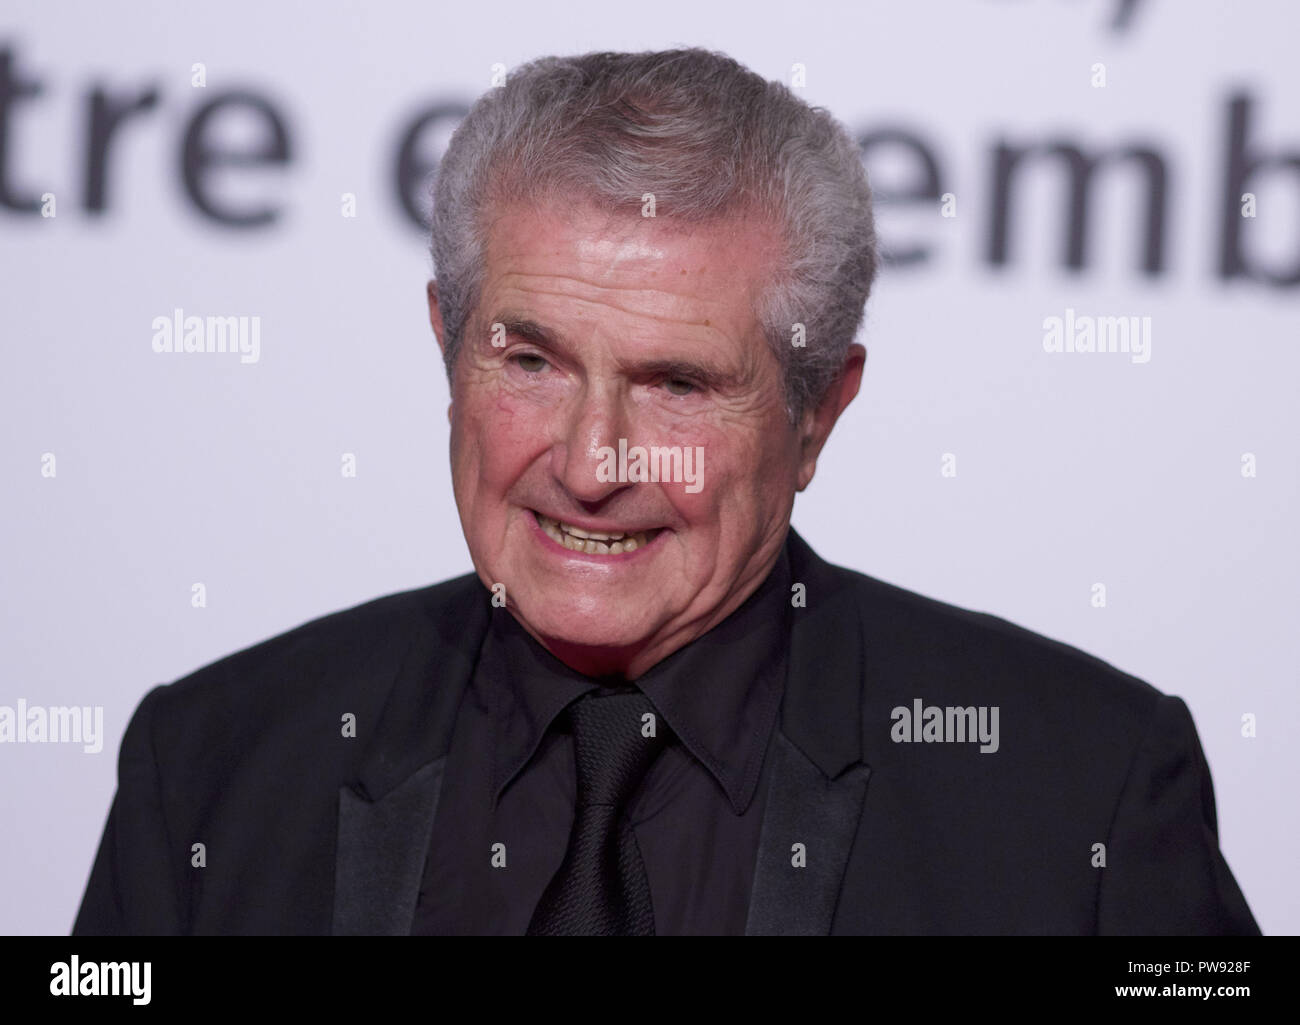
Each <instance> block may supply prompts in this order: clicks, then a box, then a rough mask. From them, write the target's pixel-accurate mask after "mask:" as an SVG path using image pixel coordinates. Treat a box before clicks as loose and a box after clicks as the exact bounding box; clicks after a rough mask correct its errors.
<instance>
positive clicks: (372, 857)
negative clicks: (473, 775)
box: [333, 755, 447, 936]
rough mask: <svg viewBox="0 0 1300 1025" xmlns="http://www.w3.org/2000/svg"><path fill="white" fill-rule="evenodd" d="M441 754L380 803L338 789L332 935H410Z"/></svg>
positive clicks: (435, 809)
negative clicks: (337, 827)
mask: <svg viewBox="0 0 1300 1025" xmlns="http://www.w3.org/2000/svg"><path fill="white" fill-rule="evenodd" d="M446 763H447V758H446V756H445V755H444V756H443V757H442V758H439V759H437V760H436V761H433V762H430V763H429V764H428V765H426V766H425V767H424V768H422V769H420V770H418V771H417V772H416V773H415V774H414V775H412V776H411V777H410V779H408V780H406V782H404V783H402V784H401V785H400V786H399V787H397V789H396V790H393V791H391V792H390V793H389V794H388V795H387V796H385V797H384V798H383V799H382V800H379V801H370V800H367V799H366V798H365V796H363V795H361V794H358V793H357V792H356V791H354V790H353V789H352V788H350V787H342V788H341V789H340V790H339V843H338V860H337V861H336V862H335V869H334V872H335V875H334V928H333V932H334V935H335V936H405V935H408V934H409V933H410V931H411V922H412V919H413V918H414V915H415V905H416V900H417V898H418V896H419V890H420V877H421V875H422V874H423V872H424V859H425V856H426V854H427V849H428V845H429V837H430V835H431V832H432V830H433V819H434V816H435V815H437V813H438V795H439V792H440V790H441V788H442V771H443V768H444V766H445V765H446Z"/></svg>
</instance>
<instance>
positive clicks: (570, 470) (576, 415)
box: [551, 380, 629, 503]
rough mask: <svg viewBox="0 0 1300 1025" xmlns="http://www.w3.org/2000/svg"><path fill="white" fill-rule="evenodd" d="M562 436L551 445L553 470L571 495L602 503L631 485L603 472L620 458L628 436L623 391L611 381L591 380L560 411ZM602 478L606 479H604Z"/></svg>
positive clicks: (583, 499) (584, 500)
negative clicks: (621, 442) (620, 448)
mask: <svg viewBox="0 0 1300 1025" xmlns="http://www.w3.org/2000/svg"><path fill="white" fill-rule="evenodd" d="M559 414H560V435H559V438H558V439H557V442H556V444H555V445H554V446H553V448H552V453H551V459H552V471H553V472H554V474H555V477H556V479H557V480H558V481H559V482H560V483H561V484H562V485H563V486H564V489H565V490H566V491H567V492H568V493H569V495H570V496H572V497H573V498H575V499H577V500H578V501H580V502H587V503H594V502H600V501H602V500H604V499H605V498H608V497H609V496H610V495H612V494H614V493H615V492H616V491H619V490H621V489H623V488H625V487H627V486H628V485H627V484H626V483H624V482H619V481H617V480H611V479H609V478H610V477H612V476H614V475H613V474H609V473H603V474H602V473H601V472H600V471H601V467H602V465H603V466H604V467H605V468H606V469H608V468H609V467H610V465H611V463H613V462H614V460H610V459H609V458H608V454H609V452H611V451H612V452H613V453H615V459H617V452H618V442H619V439H620V438H626V437H628V433H627V432H628V426H629V425H628V413H627V410H626V408H625V406H624V398H623V395H622V392H621V390H620V389H619V388H618V387H617V386H616V385H614V384H613V383H610V382H603V381H599V380H589V381H588V382H587V384H586V385H585V386H584V387H583V388H582V390H581V391H579V392H578V393H577V394H575V395H574V396H573V398H572V399H571V400H570V401H569V402H568V403H567V404H566V406H565V407H564V408H563V409H562V410H560V411H559ZM602 477H604V478H605V479H603V480H602Z"/></svg>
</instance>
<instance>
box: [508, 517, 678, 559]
mask: <svg viewBox="0 0 1300 1025" xmlns="http://www.w3.org/2000/svg"><path fill="white" fill-rule="evenodd" d="M533 516H535V517H536V518H537V525H538V526H539V527H541V528H542V530H543V531H545V532H546V536H547V537H549V538H550V539H551V540H552V541H554V542H555V543H556V544H558V545H561V546H563V547H564V548H567V549H568V550H569V551H571V552H583V553H585V554H586V555H623V554H624V553H626V552H635V551H636V550H637V549H638V548H644V547H645V546H646V545H648V544H649V543H650V542H651V541H653V540H654V539H655V538H656V537H657V536H658V535H659V533H660V531H661V530H662V529H663V528H660V527H650V528H642V529H629V530H618V529H615V528H605V529H603V530H592V529H588V528H584V527H579V526H576V525H574V524H572V523H565V522H564V521H563V520H557V519H553V518H552V517H550V516H545V515H543V514H542V513H539V512H537V511H536V510H533Z"/></svg>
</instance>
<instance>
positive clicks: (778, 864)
mask: <svg viewBox="0 0 1300 1025" xmlns="http://www.w3.org/2000/svg"><path fill="white" fill-rule="evenodd" d="M769 757H771V758H772V760H773V764H772V767H771V769H770V770H769V771H770V772H771V776H770V782H769V789H768V795H767V806H766V810H765V812H764V813H763V828H762V838H761V839H760V841H759V848H758V862H757V864H756V866H755V869H754V888H753V891H752V892H751V895H750V900H749V919H748V921H747V922H746V924H745V934H746V935H747V936H758V935H776V936H824V935H825V934H827V933H829V932H830V930H831V921H832V919H833V918H834V915H835V905H836V904H837V903H838V902H839V894H840V883H841V881H842V880H843V878H844V868H845V866H846V865H847V864H848V860H849V850H850V849H851V848H852V846H853V837H854V834H855V833H856V832H857V829H858V819H859V817H860V816H861V814H862V799H863V797H864V796H865V795H866V792H867V779H868V778H869V777H870V775H871V770H870V769H869V768H868V767H867V766H865V765H855V766H852V767H850V768H848V769H846V770H845V772H844V774H843V775H842V776H840V777H839V778H838V779H834V780H828V779H827V778H826V776H825V774H823V773H822V771H821V770H820V769H819V768H817V766H816V765H814V764H813V763H812V762H811V761H810V760H809V759H808V758H807V757H806V756H805V755H804V753H803V752H802V751H800V750H799V749H798V748H797V747H795V746H794V744H792V743H790V741H789V739H788V738H787V737H786V736H785V734H784V733H782V732H781V731H780V730H777V731H776V732H775V735H774V738H773V744H772V747H771V750H770V751H769Z"/></svg>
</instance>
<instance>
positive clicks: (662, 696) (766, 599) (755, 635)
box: [479, 543, 790, 815]
mask: <svg viewBox="0 0 1300 1025" xmlns="http://www.w3.org/2000/svg"><path fill="white" fill-rule="evenodd" d="M789 611H790V561H789V553H788V543H787V545H785V546H783V547H782V549H781V554H780V556H779V557H778V558H777V561H776V563H775V565H774V566H773V568H772V570H771V572H770V573H769V574H768V576H767V577H766V579H765V580H764V581H763V583H762V584H760V585H759V587H758V588H757V590H755V591H754V593H753V594H751V595H750V596H749V597H748V598H747V599H746V600H745V601H744V603H743V604H742V605H741V606H740V607H739V608H737V609H736V610H735V611H734V612H732V613H731V615H729V616H728V617H727V618H726V619H724V620H723V621H722V622H721V623H719V624H718V625H717V626H715V627H713V629H711V630H709V631H708V632H707V633H705V634H703V635H702V636H700V637H697V638H696V639H695V640H693V641H691V642H690V643H689V644H687V645H686V646H685V647H683V648H680V649H678V650H677V651H675V652H673V653H672V654H671V655H669V656H668V657H667V658H665V659H663V660H662V661H660V662H659V663H657V664H656V665H654V666H652V667H651V668H650V669H649V670H648V671H647V672H646V673H645V674H644V675H642V676H641V677H640V678H639V679H637V680H635V681H634V684H635V685H636V686H637V687H639V688H640V689H641V690H642V692H644V693H645V694H646V696H647V697H649V698H650V700H651V702H653V704H654V706H655V708H656V710H657V711H658V712H659V714H660V715H661V716H662V717H663V719H664V721H665V722H666V723H667V725H668V727H669V728H670V729H671V730H672V731H673V732H674V733H675V734H676V735H677V736H678V738H680V740H681V741H682V743H683V744H684V745H685V746H686V748H687V749H688V750H689V751H690V752H691V754H692V755H694V756H695V757H696V758H697V759H698V760H699V761H700V762H701V763H702V764H703V765H704V766H705V767H706V768H707V769H708V770H709V772H710V773H711V774H712V775H713V777H714V778H715V779H716V780H717V782H718V784H719V785H720V786H721V787H722V788H723V790H724V791H726V794H727V798H728V800H729V801H730V802H731V806H732V808H733V809H734V810H735V812H736V814H737V815H739V814H742V813H743V812H744V811H745V809H746V808H747V807H748V806H749V804H750V802H751V801H752V800H753V797H754V791H755V790H756V789H757V786H758V777H759V772H760V770H761V768H762V763H763V754H764V752H765V751H766V749H767V742H768V738H769V736H770V734H771V731H772V726H773V724H774V723H775V721H776V716H777V712H778V710H779V708H780V704H781V695H782V691H783V690H784V684H785V665H786V662H785V651H786V646H787V644H786V642H787V640H788V636H789V628H790V620H789ZM479 671H480V673H482V674H483V679H484V680H485V682H486V683H487V684H488V693H489V695H490V700H489V709H490V711H491V715H492V720H493V723H494V727H495V730H496V741H497V742H496V744H495V745H494V754H493V761H494V767H493V774H492V799H493V802H494V803H495V801H497V800H498V799H499V798H500V795H501V792H502V790H504V789H505V787H506V786H507V784H509V782H510V781H511V780H512V779H513V778H514V777H515V776H516V775H517V774H518V773H519V771H520V770H521V769H522V768H523V767H524V766H525V765H526V764H527V763H528V760H529V759H530V758H532V756H533V754H534V752H535V751H536V750H537V748H538V746H539V745H540V744H541V742H542V739H543V737H545V735H546V732H547V730H548V729H550V727H551V724H552V723H553V722H554V720H555V719H556V717H557V716H558V715H559V714H560V713H561V712H562V711H563V710H564V709H565V708H566V707H567V706H568V705H569V704H570V703H571V702H573V701H574V700H575V699H576V698H578V697H581V696H582V695H583V694H586V693H587V692H588V691H591V690H594V689H596V688H598V687H600V686H602V685H607V684H609V683H610V682H611V681H609V680H600V679H596V678H592V677H588V676H584V675H582V674H581V673H579V672H577V671H575V670H573V669H571V668H569V667H568V666H566V665H565V664H564V663H563V662H561V661H560V660H559V659H557V658H556V657H555V656H554V655H552V654H551V653H550V652H549V651H547V650H546V649H545V648H544V647H542V645H541V644H539V643H538V642H537V641H536V640H535V639H534V638H533V637H532V636H531V635H530V634H529V633H528V632H527V631H526V630H525V629H524V628H523V627H522V626H520V624H519V623H518V621H517V620H516V619H515V618H514V616H513V615H511V614H510V613H509V612H508V611H507V610H506V609H494V610H493V614H492V622H491V625H490V628H489V630H488V635H487V638H486V639H485V643H484V646H483V651H482V655H481V657H480V660H479Z"/></svg>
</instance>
